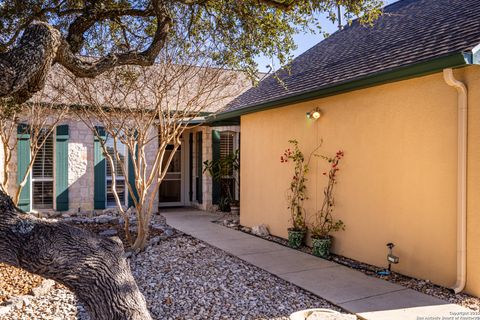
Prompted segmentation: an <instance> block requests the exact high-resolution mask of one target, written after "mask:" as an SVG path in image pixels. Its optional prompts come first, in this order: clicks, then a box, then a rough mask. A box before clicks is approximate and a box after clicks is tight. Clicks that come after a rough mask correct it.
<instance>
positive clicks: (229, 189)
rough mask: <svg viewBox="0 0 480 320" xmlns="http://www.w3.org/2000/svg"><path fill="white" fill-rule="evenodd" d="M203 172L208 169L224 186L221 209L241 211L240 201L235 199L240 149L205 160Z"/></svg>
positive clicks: (222, 186)
mask: <svg viewBox="0 0 480 320" xmlns="http://www.w3.org/2000/svg"><path fill="white" fill-rule="evenodd" d="M203 165H204V168H203V172H205V171H208V173H209V174H210V175H211V176H212V179H213V180H215V181H218V182H219V183H220V186H221V188H222V195H223V196H222V198H221V199H220V204H219V209H220V211H223V212H231V213H233V214H238V213H240V202H239V201H238V200H237V199H235V194H234V189H235V188H238V179H237V177H238V171H239V170H240V150H235V152H233V153H231V154H229V155H227V156H225V157H222V158H220V159H216V160H212V161H210V160H207V161H204V162H203Z"/></svg>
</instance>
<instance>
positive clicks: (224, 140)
mask: <svg viewBox="0 0 480 320" xmlns="http://www.w3.org/2000/svg"><path fill="white" fill-rule="evenodd" d="M234 137H235V132H233V131H223V132H220V159H225V158H226V157H228V156H229V155H231V154H233V151H234V146H233V143H234ZM222 185H223V186H224V187H223V188H222V191H221V196H222V197H229V196H233V197H235V192H236V190H235V177H233V168H230V170H229V173H228V175H226V176H224V177H223V178H222ZM229 192H231V195H228V193H229Z"/></svg>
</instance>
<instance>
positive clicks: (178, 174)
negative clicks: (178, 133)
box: [159, 145, 184, 207]
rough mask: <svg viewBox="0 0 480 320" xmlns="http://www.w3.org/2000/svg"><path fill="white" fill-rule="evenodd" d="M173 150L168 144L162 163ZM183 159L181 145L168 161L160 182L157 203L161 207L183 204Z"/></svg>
mask: <svg viewBox="0 0 480 320" xmlns="http://www.w3.org/2000/svg"><path fill="white" fill-rule="evenodd" d="M172 152H173V145H168V146H167V149H166V150H165V157H164V163H165V162H166V161H167V159H168V158H169V157H170V154H171V153H172ZM182 169H183V161H182V149H181V146H180V147H179V148H178V149H177V152H175V155H174V156H173V158H172V162H170V166H169V167H168V171H167V174H166V175H165V178H164V179H163V181H162V183H161V184H160V190H159V205H160V206H161V207H174V206H182V205H184V199H183V196H184V192H183V189H184V185H183V177H182V176H183V175H182V172H183V170H182Z"/></svg>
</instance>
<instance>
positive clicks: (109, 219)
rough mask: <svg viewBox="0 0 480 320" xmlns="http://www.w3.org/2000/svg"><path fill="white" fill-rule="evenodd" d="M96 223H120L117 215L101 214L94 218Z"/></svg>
mask: <svg viewBox="0 0 480 320" xmlns="http://www.w3.org/2000/svg"><path fill="white" fill-rule="evenodd" d="M94 220H95V223H118V218H117V217H112V216H107V215H101V216H98V217H95V218H94Z"/></svg>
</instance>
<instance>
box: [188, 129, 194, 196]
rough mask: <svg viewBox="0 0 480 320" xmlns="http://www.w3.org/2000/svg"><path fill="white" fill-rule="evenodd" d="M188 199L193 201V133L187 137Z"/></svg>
mask: <svg viewBox="0 0 480 320" xmlns="http://www.w3.org/2000/svg"><path fill="white" fill-rule="evenodd" d="M188 199H189V200H190V202H192V201H193V133H192V132H190V134H189V135H188Z"/></svg>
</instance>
